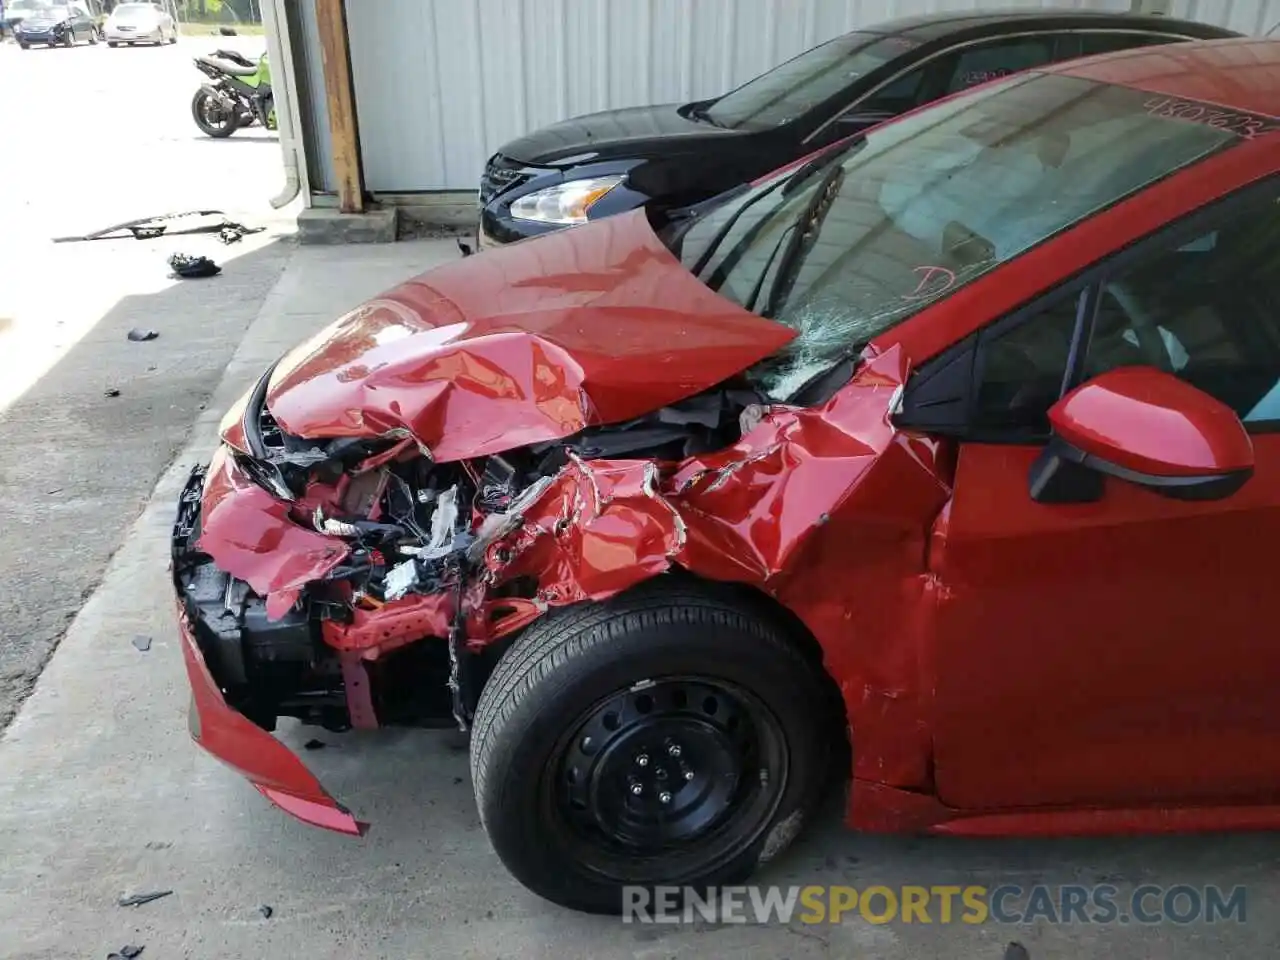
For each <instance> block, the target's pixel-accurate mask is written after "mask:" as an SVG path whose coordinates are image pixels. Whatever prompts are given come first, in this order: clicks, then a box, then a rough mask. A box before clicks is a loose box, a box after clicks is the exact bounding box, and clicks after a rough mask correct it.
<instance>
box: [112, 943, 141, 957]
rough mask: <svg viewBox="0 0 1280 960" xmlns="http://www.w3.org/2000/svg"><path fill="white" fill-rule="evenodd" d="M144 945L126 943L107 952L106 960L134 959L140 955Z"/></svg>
mask: <svg viewBox="0 0 1280 960" xmlns="http://www.w3.org/2000/svg"><path fill="white" fill-rule="evenodd" d="M144 949H146V948H145V947H141V946H137V945H135V944H128V945H126V946H123V947H121V948H120V949H119V950H116V951H113V952H112V953H109V954H107V960H134V957H137V956H140V955H141V954H142V951H143V950H144Z"/></svg>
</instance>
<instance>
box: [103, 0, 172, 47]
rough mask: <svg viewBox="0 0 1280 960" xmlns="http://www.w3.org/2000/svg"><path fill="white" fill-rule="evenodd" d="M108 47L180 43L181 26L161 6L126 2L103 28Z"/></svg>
mask: <svg viewBox="0 0 1280 960" xmlns="http://www.w3.org/2000/svg"><path fill="white" fill-rule="evenodd" d="M102 33H103V36H104V38H105V39H106V41H107V46H109V47H118V46H120V44H122V43H126V44H130V45H132V44H135V43H154V44H156V45H157V46H159V45H160V44H162V43H177V42H178V25H177V24H176V23H175V22H174V20H173V17H171V16H170V15H169V14H168V13H167V12H166V11H165V9H164V8H163V7H162V6H160V4H158V3H122V4H120V6H118V7H116V8H115V9H114V10H113V11H111V16H109V17H107V22H106V23H105V24H104V25H103V27H102Z"/></svg>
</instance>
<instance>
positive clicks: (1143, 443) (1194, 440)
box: [1049, 367, 1253, 477]
mask: <svg viewBox="0 0 1280 960" xmlns="http://www.w3.org/2000/svg"><path fill="white" fill-rule="evenodd" d="M1049 420H1050V422H1051V423H1052V424H1053V429H1054V431H1055V432H1056V433H1057V434H1059V435H1060V436H1061V437H1062V439H1064V440H1066V441H1067V442H1068V443H1070V444H1071V445H1072V446H1074V447H1077V448H1078V449H1080V450H1083V451H1085V452H1086V453H1091V454H1095V455H1097V456H1099V457H1101V458H1102V459H1104V460H1106V461H1108V462H1110V463H1114V464H1115V465H1117V466H1120V467H1124V468H1126V469H1128V470H1135V471H1137V472H1138V473H1144V474H1147V475H1149V476H1155V477H1198V476H1215V475H1218V474H1225V473H1238V472H1240V471H1244V470H1251V469H1252V468H1253V443H1252V442H1251V441H1250V440H1249V434H1248V433H1247V432H1245V429H1244V425H1243V424H1242V423H1241V422H1240V420H1239V418H1238V417H1237V416H1236V414H1235V411H1234V410H1232V409H1231V408H1230V407H1228V406H1227V405H1226V404H1224V403H1220V402H1219V401H1217V400H1215V399H1214V398H1213V397H1211V396H1209V395H1208V394H1206V393H1202V392H1201V391H1199V390H1197V389H1196V388H1195V387H1193V386H1191V385H1190V384H1188V383H1187V382H1186V381H1184V380H1179V379H1178V378H1177V377H1175V376H1173V375H1172V374H1168V373H1162V372H1161V371H1159V370H1156V369H1155V368H1154V367H1125V368H1122V369H1119V370H1111V371H1108V372H1107V373H1104V374H1102V375H1101V376H1099V377H1095V378H1094V379H1093V380H1091V381H1089V382H1088V383H1083V384H1081V385H1080V386H1078V387H1077V388H1076V389H1075V390H1073V391H1071V393H1069V394H1067V395H1066V396H1065V397H1063V398H1062V399H1061V400H1060V401H1058V403H1057V404H1055V405H1054V407H1053V409H1051V410H1050V411H1049Z"/></svg>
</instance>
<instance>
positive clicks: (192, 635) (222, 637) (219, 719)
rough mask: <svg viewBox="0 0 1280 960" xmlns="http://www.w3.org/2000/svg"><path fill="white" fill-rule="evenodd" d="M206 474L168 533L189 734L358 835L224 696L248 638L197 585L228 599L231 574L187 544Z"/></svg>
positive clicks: (255, 780) (296, 806) (307, 817)
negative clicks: (217, 587)
mask: <svg viewBox="0 0 1280 960" xmlns="http://www.w3.org/2000/svg"><path fill="white" fill-rule="evenodd" d="M205 477H206V470H205V468H204V467H197V468H195V469H194V470H193V471H192V472H191V476H190V477H189V478H188V480H187V484H186V486H185V488H184V489H183V492H182V496H181V499H180V500H179V509H178V517H177V520H176V521H175V524H174V529H173V539H172V553H173V566H172V572H173V577H174V586H175V589H176V591H177V603H176V607H177V620H178V633H179V638H180V643H181V646H182V656H183V660H184V661H185V663H186V668H187V679H188V680H189V682H190V684H191V708H190V718H189V722H190V728H191V736H192V739H194V740H195V741H196V743H198V744H199V745H200V746H201V747H203V748H204V749H205V750H207V751H208V752H209V753H211V754H212V755H213V756H215V757H217V758H218V759H219V760H221V761H222V762H223V763H225V764H227V765H228V766H229V767H231V768H232V769H234V770H236V771H237V772H239V773H240V774H241V775H242V776H244V777H245V778H246V779H247V780H248V781H249V782H250V783H252V784H253V786H254V787H255V788H256V789H257V790H258V791H259V792H260V793H261V794H262V795H263V796H265V797H266V798H267V799H268V800H270V801H271V802H272V803H274V804H276V805H277V806H279V807H280V808H282V809H283V810H285V811H287V812H288V813H291V814H293V816H295V817H297V818H298V819H300V820H303V821H304V822H306V823H309V824H313V825H314V826H318V827H324V828H326V829H329V830H335V831H338V832H339V833H345V834H351V835H357V836H358V835H361V834H363V833H364V831H365V829H366V824H363V823H361V822H360V821H358V820H356V819H355V817H353V816H352V815H351V813H350V811H348V810H347V809H346V808H345V807H343V806H342V805H341V804H340V803H338V802H337V801H336V800H334V799H333V797H331V796H330V795H329V794H328V793H327V792H326V791H325V789H324V788H323V787H322V786H321V785H320V782H319V781H318V780H317V779H316V778H315V776H314V775H313V774H312V773H311V771H310V770H308V769H307V767H306V765H305V764H303V762H302V761H301V760H300V759H298V757H297V756H295V755H294V754H293V752H292V751H290V750H289V749H288V748H287V747H286V746H285V745H284V744H282V743H281V742H280V741H279V740H277V739H276V738H275V737H273V736H272V735H271V734H270V733H269V732H268V731H267V730H266V729H264V728H263V726H262V725H260V724H259V723H255V722H254V721H252V720H250V719H249V717H247V716H246V715H245V714H244V713H243V712H241V710H240V709H237V708H236V707H233V706H232V705H231V704H230V703H228V701H227V691H228V689H229V687H228V686H224V683H228V684H230V683H232V682H233V679H234V678H232V679H228V678H226V674H227V673H228V672H231V671H234V670H235V666H234V664H235V663H237V662H239V663H240V664H241V669H243V647H244V646H245V645H247V644H250V643H252V640H251V636H250V635H247V633H248V632H247V631H243V630H241V629H239V628H237V627H234V626H233V625H232V624H231V623H229V622H228V621H229V620H232V619H234V618H232V617H231V616H230V612H229V610H227V609H224V611H223V615H222V616H221V617H219V616H215V615H213V614H212V613H211V609H212V608H211V606H210V605H209V604H207V603H202V602H201V601H202V599H203V598H202V588H207V587H208V586H209V584H210V582H211V581H212V580H215V579H220V580H223V581H225V583H226V586H225V588H224V591H225V592H224V599H223V606H224V608H229V607H230V606H231V603H232V600H233V598H234V595H235V593H236V588H235V584H234V582H233V581H232V580H230V578H227V577H225V575H222V574H220V572H219V571H217V569H216V567H213V565H212V563H211V562H209V561H207V560H205V561H204V562H202V561H201V558H200V557H199V556H198V555H196V554H194V553H193V550H192V544H193V543H194V541H195V539H196V538H197V537H198V535H199V530H200V509H201V496H202V493H203V489H204V482H205ZM203 592H205V593H207V589H205V590H204V591H203ZM220 621H221V622H220ZM236 648H239V649H236ZM211 664H212V665H213V667H214V669H211ZM215 669H216V670H217V671H218V673H219V674H222V677H223V679H222V682H220V680H219V679H215V673H214V670H215ZM272 725H274V721H272Z"/></svg>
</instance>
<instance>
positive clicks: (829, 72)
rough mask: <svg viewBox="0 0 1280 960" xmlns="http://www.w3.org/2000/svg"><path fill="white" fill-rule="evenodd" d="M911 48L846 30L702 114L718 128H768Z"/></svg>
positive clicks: (902, 41)
mask: <svg viewBox="0 0 1280 960" xmlns="http://www.w3.org/2000/svg"><path fill="white" fill-rule="evenodd" d="M913 46H915V44H914V43H913V42H912V41H910V40H905V39H903V38H901V37H892V36H881V35H880V34H875V33H847V34H845V35H844V36H842V37H836V38H835V39H834V40H828V41H827V42H826V43H823V44H820V45H818V46H816V47H814V48H813V49H812V50H806V51H805V52H804V53H802V54H800V55H799V56H798V57H793V58H792V59H790V60H788V61H787V62H786V63H783V64H781V65H779V66H777V67H774V68H773V69H772V70H770V71H769V72H768V73H765V74H762V75H760V76H758V77H756V78H755V79H754V80H749V81H747V82H746V83H745V84H743V85H742V86H740V87H738V88H737V89H736V90H733V91H731V92H730V93H726V94H725V95H724V96H723V97H721V98H720V99H718V100H716V101H715V102H714V103H712V104H710V105H709V106H708V107H707V108H706V109H705V110H704V111H702V116H703V117H705V118H706V119H707V120H709V121H710V122H711V123H714V124H715V125H716V126H718V127H728V128H730V129H734V130H772V129H773V128H774V127H778V126H781V125H782V124H784V123H787V122H788V121H790V120H794V119H795V118H796V117H799V116H802V115H803V114H805V113H808V112H809V111H810V110H812V109H813V108H814V107H816V106H818V105H819V104H821V103H823V102H824V101H826V100H829V99H830V98H831V97H834V96H835V95H836V94H838V93H839V92H840V91H841V90H843V89H844V88H845V87H847V86H848V85H849V84H851V83H853V82H854V81H855V80H858V79H859V78H861V77H864V76H866V75H867V74H868V73H870V72H871V71H872V70H875V69H876V68H877V67H881V66H884V64H886V63H888V62H889V61H890V60H893V59H894V58H895V57H899V56H901V55H902V54H903V53H904V52H906V51H907V50H910V49H911V48H912V47H913Z"/></svg>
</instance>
